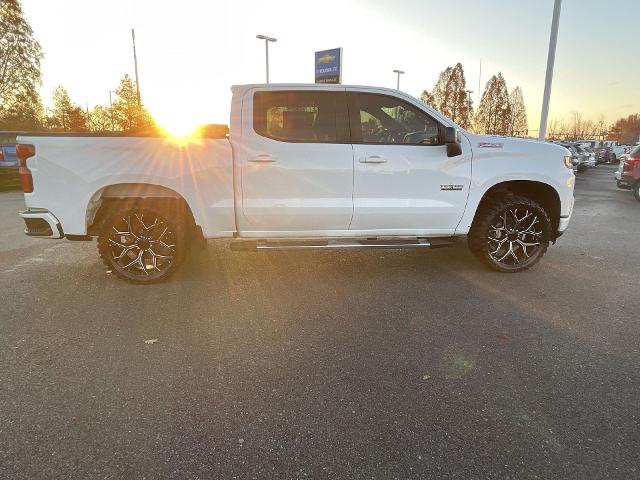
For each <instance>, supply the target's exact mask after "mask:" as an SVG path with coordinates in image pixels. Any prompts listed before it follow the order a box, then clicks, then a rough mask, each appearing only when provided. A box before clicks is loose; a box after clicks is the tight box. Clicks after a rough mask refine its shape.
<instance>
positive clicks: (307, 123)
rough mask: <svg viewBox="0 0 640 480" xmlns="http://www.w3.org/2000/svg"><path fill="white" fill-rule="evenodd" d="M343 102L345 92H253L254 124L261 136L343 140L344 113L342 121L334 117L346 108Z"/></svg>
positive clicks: (297, 139) (283, 139) (324, 140)
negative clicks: (340, 131) (341, 132)
mask: <svg viewBox="0 0 640 480" xmlns="http://www.w3.org/2000/svg"><path fill="white" fill-rule="evenodd" d="M340 100H341V102H340ZM344 103H345V95H344V93H342V94H340V93H338V92H315V91H279V92H256V93H255V94H254V97H253V128H254V130H255V131H256V133H258V134H259V135H262V136H264V137H269V138H273V139H275V140H282V141H289V142H319V143H330V142H338V141H346V138H341V137H344V135H340V133H339V130H341V129H343V128H344V125H341V123H343V124H346V113H345V114H344V119H343V120H342V122H340V119H338V120H337V119H336V116H337V115H338V112H341V111H343V110H344V111H345V112H346V109H345V107H344Z"/></svg>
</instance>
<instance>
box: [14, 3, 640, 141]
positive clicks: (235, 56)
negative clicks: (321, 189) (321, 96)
mask: <svg viewBox="0 0 640 480" xmlns="http://www.w3.org/2000/svg"><path fill="white" fill-rule="evenodd" d="M22 5H23V9H24V11H25V15H26V17H27V19H28V21H29V22H30V23H31V26H32V28H33V30H34V35H35V37H36V39H37V40H38V41H39V42H40V44H41V45H42V47H43V50H44V54H45V58H44V61H43V64H42V71H43V85H42V87H41V89H40V92H41V95H42V97H43V99H44V101H45V104H48V103H50V99H51V94H52V91H53V89H54V88H55V87H56V86H58V85H63V86H64V87H65V88H67V90H68V91H69V94H70V96H71V98H72V99H73V100H74V101H75V102H76V103H78V104H80V105H81V106H83V107H84V106H86V105H88V106H89V108H92V107H93V106H94V105H96V104H102V105H108V104H109V90H115V88H116V87H117V85H118V82H119V80H120V78H121V77H122V76H123V75H124V74H125V73H128V74H130V75H131V76H133V73H134V66H133V54H132V47H131V28H135V32H136V44H137V53H138V70H139V81H140V90H141V95H142V99H143V102H144V103H145V105H146V106H147V108H148V109H149V111H150V112H151V114H152V115H153V116H154V117H156V118H157V119H158V121H159V122H160V123H161V124H164V125H165V126H170V127H171V126H173V127H180V126H185V125H194V126H195V125H196V124H200V123H228V118H229V102H230V99H231V93H230V86H231V85H234V84H243V83H262V82H264V80H265V56H264V41H261V40H258V39H256V38H255V36H256V34H267V35H269V36H272V37H276V38H277V39H278V41H277V42H276V43H272V44H270V49H269V57H270V80H271V82H272V83H288V82H302V83H313V81H314V59H313V58H314V52H315V51H318V50H325V49H329V48H335V47H342V48H343V83H345V84H358V85H374V86H386V87H395V83H396V74H395V73H393V70H394V69H401V70H404V71H405V72H406V73H405V74H404V75H403V76H402V78H401V81H400V89H401V90H403V91H405V92H407V93H409V94H411V95H414V96H419V95H420V93H421V92H422V90H424V89H428V90H431V89H432V88H433V86H434V84H435V83H436V81H437V78H438V74H439V73H440V72H441V71H442V70H444V69H445V68H446V67H447V66H453V65H455V64H456V63H457V62H461V63H462V65H463V67H464V70H465V74H466V79H467V88H468V89H470V90H473V91H474V93H473V94H472V98H473V100H474V104H475V105H476V106H477V104H478V101H479V89H478V81H479V79H480V82H481V89H482V90H484V86H485V84H486V82H487V80H488V79H489V78H490V76H491V75H494V74H497V73H498V72H502V74H503V75H504V77H505V79H506V82H507V87H508V88H509V89H510V90H511V89H512V88H513V87H515V86H516V85H519V86H521V87H522V89H523V93H524V99H525V105H526V107H527V115H528V121H529V128H530V133H533V134H534V135H535V134H536V133H537V130H538V127H539V122H540V110H541V105H542V92H543V89H544V77H545V69H546V61H547V51H548V45H549V33H550V25H551V15H552V11H553V0H456V2H455V3H454V2H448V1H445V0H439V1H435V0H394V1H390V0H324V1H322V2H318V1H315V2H308V1H304V0H180V1H175V0H109V1H106V0H56V1H52V0H22ZM639 18H640V1H638V0H608V1H602V0H599V1H596V0H564V1H563V2H562V12H561V17H560V29H559V34H558V47H557V52H556V63H555V71H554V79H553V89H552V94H551V106H550V113H549V119H550V120H553V119H559V120H562V119H564V120H566V121H568V120H569V115H570V113H571V112H574V111H577V112H581V113H582V114H583V118H585V119H591V120H594V121H598V120H599V119H601V118H603V119H604V120H605V121H607V122H613V121H615V120H616V119H617V118H620V117H623V116H627V115H630V114H632V113H637V112H640V88H639V86H640V61H638V60H640V40H638V38H639V37H638V19H639ZM480 62H482V74H481V76H480Z"/></svg>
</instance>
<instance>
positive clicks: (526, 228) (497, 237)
mask: <svg viewBox="0 0 640 480" xmlns="http://www.w3.org/2000/svg"><path fill="white" fill-rule="evenodd" d="M542 234H543V231H542V226H541V223H540V220H539V219H538V215H536V214H535V213H534V212H531V211H530V210H527V209H523V208H510V209H507V210H505V211H504V212H503V213H502V214H500V215H499V216H498V217H497V218H496V220H495V221H494V223H492V224H491V226H490V228H489V232H488V234H487V248H488V249H489V256H490V257H491V258H492V259H493V261H495V262H496V263H498V264H501V265H505V266H519V265H522V264H525V263H527V262H529V261H531V260H533V259H535V257H537V256H538V254H539V252H540V251H541V248H542V247H541V241H542Z"/></svg>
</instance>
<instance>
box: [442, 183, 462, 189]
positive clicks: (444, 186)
mask: <svg viewBox="0 0 640 480" xmlns="http://www.w3.org/2000/svg"><path fill="white" fill-rule="evenodd" d="M463 188H464V186H463V185H451V184H449V185H440V190H462V189H463Z"/></svg>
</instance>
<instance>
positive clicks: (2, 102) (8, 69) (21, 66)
mask: <svg viewBox="0 0 640 480" xmlns="http://www.w3.org/2000/svg"><path fill="white" fill-rule="evenodd" d="M42 56H43V55H42V48H41V47H40V44H39V43H38V42H37V41H36V40H35V38H34V36H33V30H32V29H31V26H30V25H29V22H27V20H26V19H25V18H24V14H23V11H22V6H21V4H20V1H19V0H1V1H0V128H1V129H5V130H33V129H38V128H40V126H41V122H40V120H41V118H42V112H43V108H42V101H41V99H40V96H39V95H38V92H37V87H38V86H39V85H40V84H41V80H42V74H41V71H40V61H41V60H42Z"/></svg>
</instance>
